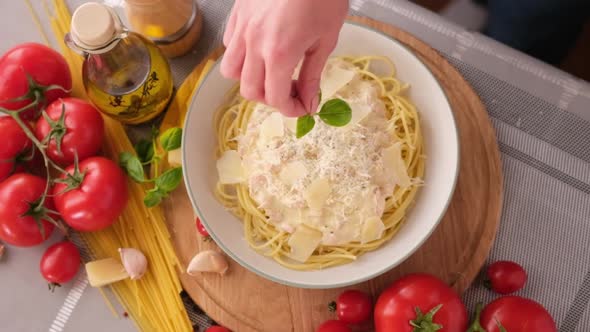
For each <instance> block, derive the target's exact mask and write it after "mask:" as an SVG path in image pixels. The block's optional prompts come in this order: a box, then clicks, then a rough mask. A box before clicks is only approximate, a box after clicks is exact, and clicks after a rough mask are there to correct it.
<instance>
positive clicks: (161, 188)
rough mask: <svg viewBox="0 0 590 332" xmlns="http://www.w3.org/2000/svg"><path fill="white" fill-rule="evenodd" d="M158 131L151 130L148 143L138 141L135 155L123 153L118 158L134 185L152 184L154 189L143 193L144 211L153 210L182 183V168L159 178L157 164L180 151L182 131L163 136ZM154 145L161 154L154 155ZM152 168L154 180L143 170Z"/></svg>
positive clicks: (173, 131)
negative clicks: (169, 154) (174, 151)
mask: <svg viewBox="0 0 590 332" xmlns="http://www.w3.org/2000/svg"><path fill="white" fill-rule="evenodd" d="M158 135H159V132H158V130H157V129H154V130H152V139H151V140H141V141H139V142H138V143H137V144H136V145H135V146H134V148H135V153H136V154H133V153H131V152H127V151H125V152H122V153H121V154H120V155H119V165H121V167H122V168H123V169H124V170H125V172H126V173H127V175H128V176H129V177H130V178H131V179H133V181H135V182H137V183H153V184H154V185H153V187H152V188H151V189H148V190H147V191H146V195H145V198H144V200H143V202H144V204H145V205H146V206H147V207H154V206H156V205H158V204H160V203H161V202H162V199H163V198H165V197H167V196H168V194H170V193H171V192H172V191H174V190H175V189H176V188H177V187H178V186H179V185H180V182H181V181H182V167H173V168H170V169H168V170H167V171H165V172H164V173H162V174H159V167H158V164H159V162H160V160H162V159H163V158H164V157H165V156H166V154H167V153H168V152H169V151H172V150H176V149H178V148H180V144H181V141H182V129H180V128H170V129H168V130H166V131H165V132H164V133H162V135H159V139H158ZM157 142H159V143H160V146H161V147H162V150H164V152H163V153H162V154H158V153H156V151H157V146H156V145H157ZM149 165H154V177H153V178H151V179H150V178H148V177H146V172H145V171H144V167H146V166H149Z"/></svg>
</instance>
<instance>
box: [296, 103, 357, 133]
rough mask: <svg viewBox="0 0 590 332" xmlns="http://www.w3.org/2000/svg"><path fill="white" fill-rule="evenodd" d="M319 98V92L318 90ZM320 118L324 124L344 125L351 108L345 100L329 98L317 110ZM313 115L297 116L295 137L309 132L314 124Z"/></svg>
mask: <svg viewBox="0 0 590 332" xmlns="http://www.w3.org/2000/svg"><path fill="white" fill-rule="evenodd" d="M320 98H321V92H320ZM315 115H317V116H318V117H319V118H320V120H322V121H324V123H325V124H327V125H330V126H332V127H343V126H346V125H347V124H348V123H349V122H350V120H351V119H352V109H351V108H350V105H348V103H347V102H345V101H344V100H342V99H339V98H335V99H330V100H328V101H327V102H325V103H324V105H322V109H321V110H320V111H319V112H317V113H316V114H315ZM315 115H309V114H307V115H304V116H301V117H299V118H297V130H296V136H297V138H301V137H303V136H305V135H307V133H309V132H310V131H311V130H312V129H313V127H314V126H315V122H316V121H315V119H314V116H315Z"/></svg>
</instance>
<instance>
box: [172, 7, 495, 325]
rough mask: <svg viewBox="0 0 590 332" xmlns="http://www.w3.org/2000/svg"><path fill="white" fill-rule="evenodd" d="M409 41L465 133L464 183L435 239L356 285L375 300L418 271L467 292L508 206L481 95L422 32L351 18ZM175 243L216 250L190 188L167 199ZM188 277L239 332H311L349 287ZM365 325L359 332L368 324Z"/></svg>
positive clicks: (236, 274) (191, 250)
mask: <svg viewBox="0 0 590 332" xmlns="http://www.w3.org/2000/svg"><path fill="white" fill-rule="evenodd" d="M350 20H351V21H354V22H358V23H361V24H364V25H367V26H369V27H372V28H374V29H377V30H380V31H382V32H384V33H386V34H388V35H390V36H392V37H394V38H395V39H397V40H399V41H401V42H402V43H404V44H405V45H407V46H408V47H409V48H410V49H412V50H413V51H414V53H415V54H416V55H417V56H418V57H420V58H421V59H422V61H423V62H424V63H425V64H426V65H427V66H428V67H429V68H430V70H431V71H432V72H433V73H434V75H435V76H436V77H437V79H438V81H439V82H440V83H441V85H442V87H443V89H444V90H445V92H446V94H447V97H448V98H449V101H450V103H451V106H452V109H453V112H454V113H455V118H456V121H457V124H458V127H459V131H460V144H461V150H460V153H461V155H460V156H461V164H460V172H459V179H458V183H457V187H456V190H455V193H454V196H453V199H452V202H451V204H450V206H449V208H448V210H447V213H446V215H445V217H444V219H443V220H442V221H441V223H440V224H439V226H438V228H437V229H436V231H435V232H434V233H433V234H432V235H431V237H430V238H429V239H428V241H427V242H426V243H425V244H424V245H423V246H422V247H421V248H420V249H419V250H418V251H417V252H416V253H414V255H412V256H411V257H410V258H409V259H407V260H406V261H405V262H404V263H402V264H401V265H400V266H398V267H396V268H395V269H393V270H391V271H389V272H387V273H385V274H383V275H381V276H380V277H377V278H375V279H373V280H370V281H367V282H364V283H362V284H358V285H355V286H352V287H349V288H355V289H361V290H364V291H366V292H368V293H370V294H372V295H373V296H374V298H376V297H377V296H378V294H379V293H380V292H381V291H382V290H383V289H384V288H386V287H387V286H388V285H389V284H390V283H391V282H392V281H393V280H395V279H397V278H399V277H400V276H402V275H405V274H407V273H411V272H427V273H432V274H434V275H436V276H438V277H440V278H441V279H442V280H445V281H446V282H448V283H449V284H450V285H452V287H454V288H455V290H456V291H457V292H459V293H462V292H463V291H464V290H465V289H466V288H467V287H469V285H470V284H471V282H472V281H473V280H474V278H475V277H476V275H477V273H478V271H479V270H480V269H481V267H482V265H483V263H484V261H485V259H486V257H487V256H488V253H489V251H490V248H491V246H492V243H493V241H494V238H495V235H496V232H497V229H498V225H499V221H500V214H501V210H502V169H501V164H500V154H499V151H498V146H497V143H496V136H495V133H494V130H493V128H492V126H491V123H490V120H489V118H488V115H487V112H486V110H485V107H484V106H483V104H482V103H481V101H480V99H479V97H478V96H477V94H476V93H475V92H474V91H473V89H472V88H471V87H470V86H469V84H468V83H467V82H466V81H465V80H464V79H463V77H462V76H461V75H460V74H459V72H457V70H456V69H455V68H454V67H453V66H451V65H450V64H449V63H448V62H447V61H446V60H445V59H443V58H442V57H441V56H440V55H439V54H438V53H437V52H436V51H435V50H433V49H432V48H431V47H429V46H428V45H426V44H425V43H423V42H421V41H419V40H418V39H416V38H415V37H413V36H411V35H409V34H408V33H406V32H403V31H401V30H399V29H397V28H394V27H392V26H389V25H386V24H384V23H381V22H376V21H373V20H371V19H367V18H358V17H352V18H350ZM165 204H166V206H165V207H166V214H167V218H168V222H169V223H170V227H171V231H172V234H173V235H172V236H173V241H174V244H175V247H176V250H177V253H178V256H179V258H180V260H181V262H182V263H183V264H184V265H185V266H186V264H188V262H189V261H190V260H191V258H192V257H193V256H194V255H195V254H196V253H197V252H199V251H201V250H205V249H217V250H219V249H218V248H217V246H216V245H215V244H214V243H212V242H211V241H209V242H207V241H204V240H203V239H202V238H201V237H200V236H198V235H197V232H196V229H195V223H194V214H193V209H192V206H191V203H190V201H189V199H188V197H187V195H186V192H185V191H184V190H183V189H180V190H178V191H177V192H175V193H174V195H173V196H172V197H171V198H170V199H169V200H167V201H166V202H165ZM180 277H181V281H182V284H183V286H184V288H185V289H186V291H187V292H188V293H189V294H190V296H191V297H192V298H193V299H194V300H195V301H196V303H197V304H198V305H199V306H201V307H202V308H203V310H205V312H207V314H209V315H210V316H211V317H212V318H213V319H214V320H215V321H217V322H219V323H220V324H223V325H225V326H227V327H228V328H231V329H232V330H233V331H268V332H276V331H297V332H307V331H310V332H311V331H315V330H314V329H315V328H316V327H317V326H318V325H319V324H321V322H323V321H324V320H326V319H329V318H332V317H334V315H333V314H332V313H330V312H329V311H328V307H327V303H329V302H330V301H332V300H334V299H335V298H336V297H337V296H338V294H340V293H341V292H342V290H343V289H329V290H308V289H297V288H291V287H287V286H283V285H280V284H277V283H274V282H271V281H268V280H266V279H263V278H262V277H259V276H257V275H256V274H254V273H252V272H250V271H248V270H246V269H245V268H243V267H242V266H240V265H239V264H237V263H236V262H233V261H232V262H231V263H230V272H229V273H228V274H227V275H225V276H223V277H220V276H218V275H214V274H203V275H202V276H197V277H190V276H188V275H186V274H182V275H181V276H180ZM369 329H370V326H364V327H360V328H359V331H361V330H362V331H366V330H369Z"/></svg>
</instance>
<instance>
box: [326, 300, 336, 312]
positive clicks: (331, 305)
mask: <svg viewBox="0 0 590 332" xmlns="http://www.w3.org/2000/svg"><path fill="white" fill-rule="evenodd" d="M336 308H337V304H336V301H332V302H330V303H328V310H329V311H330V312H336Z"/></svg>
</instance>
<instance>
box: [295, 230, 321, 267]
mask: <svg viewBox="0 0 590 332" xmlns="http://www.w3.org/2000/svg"><path fill="white" fill-rule="evenodd" d="M321 241H322V232H320V231H318V230H315V229H313V228H311V227H309V226H307V225H305V224H301V225H299V226H298V227H297V229H296V230H295V232H293V234H291V236H290V237H289V241H288V243H289V246H290V247H291V252H290V253H289V257H290V258H291V259H293V260H295V261H297V262H300V263H305V262H306V261H307V260H308V259H309V257H310V256H311V255H312V254H313V252H314V250H315V249H316V248H317V247H318V245H319V244H320V242H321Z"/></svg>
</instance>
